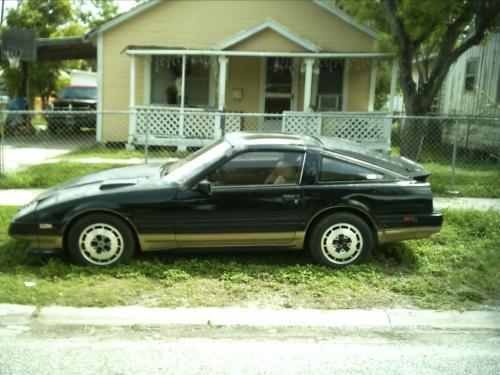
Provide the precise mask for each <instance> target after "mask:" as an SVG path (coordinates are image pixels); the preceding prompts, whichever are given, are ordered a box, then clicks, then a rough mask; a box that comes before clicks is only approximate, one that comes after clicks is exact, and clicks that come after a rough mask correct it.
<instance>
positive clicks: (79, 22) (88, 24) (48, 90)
mask: <svg viewBox="0 0 500 375" xmlns="http://www.w3.org/2000/svg"><path fill="white" fill-rule="evenodd" d="M117 12H118V6H117V5H116V3H115V2H114V0H90V1H88V0H74V1H71V0H43V1H40V0H19V5H18V7H17V8H12V9H10V10H9V12H8V13H7V16H6V27H8V28H21V29H22V28H29V29H35V30H36V32H37V36H38V37H39V38H49V37H66V36H83V35H84V34H85V33H86V32H87V31H88V30H89V29H91V28H93V27H96V26H98V25H99V24H101V23H102V22H105V21H107V20H109V19H110V18H112V17H114V16H115V15H116V14H117ZM93 65H94V64H92V63H89V62H86V61H79V60H74V61H34V62H30V63H29V64H28V72H29V73H28V81H29V92H28V95H29V96H30V98H31V99H33V97H34V96H40V97H41V98H42V103H43V104H44V106H45V105H47V103H48V98H49V96H50V95H51V94H52V93H53V92H54V91H56V92H57V91H58V90H59V89H60V87H59V86H60V83H61V80H60V79H59V76H60V71H61V69H69V68H87V67H89V66H93ZM2 69H3V76H4V83H5V86H6V88H7V90H8V92H9V95H10V96H16V95H19V88H20V80H21V78H20V69H10V67H9V65H8V63H6V62H4V63H2ZM31 101H32V100H31Z"/></svg>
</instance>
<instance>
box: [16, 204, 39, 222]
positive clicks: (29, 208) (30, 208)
mask: <svg viewBox="0 0 500 375" xmlns="http://www.w3.org/2000/svg"><path fill="white" fill-rule="evenodd" d="M37 206H38V201H33V202H31V203H28V204H27V205H26V206H24V207H23V208H21V209H20V210H19V211H17V214H16V216H14V220H16V219H18V218H20V217H21V216H25V215H27V214H29V213H31V212H33V211H35V210H36V207H37Z"/></svg>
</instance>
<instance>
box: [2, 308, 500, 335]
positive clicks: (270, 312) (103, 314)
mask: <svg viewBox="0 0 500 375" xmlns="http://www.w3.org/2000/svg"><path fill="white" fill-rule="evenodd" d="M31 323H37V324H44V325H51V326H54V325H58V326H65V325H70V326H76V325H85V326H87V325H92V326H131V325H133V326H137V325H138V326H141V325H142V326H157V325H160V326H207V325H208V326H218V327H220V326H228V327H229V326H231V327H234V326H247V327H327V328H331V327H351V328H354V327H356V328H377V327H378V328H385V329H391V328H401V327H413V328H418V327H427V328H435V329H471V330H477V329H489V330H500V311H466V312H459V311H433V310H408V309H374V310H313V309H293V310H292V309H283V310H275V309H257V308H237V307H231V308H148V307H141V306H123V307H107V308H75V307H59V306H51V307H43V308H39V307H36V306H25V305H10V304H0V327H2V326H3V327H6V326H9V325H17V326H21V325H29V324H31Z"/></svg>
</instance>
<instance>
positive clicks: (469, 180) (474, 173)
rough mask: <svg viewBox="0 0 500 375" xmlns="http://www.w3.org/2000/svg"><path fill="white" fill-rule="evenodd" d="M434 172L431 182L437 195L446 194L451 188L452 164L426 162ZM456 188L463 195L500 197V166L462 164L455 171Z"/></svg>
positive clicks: (426, 165)
mask: <svg viewBox="0 0 500 375" xmlns="http://www.w3.org/2000/svg"><path fill="white" fill-rule="evenodd" d="M424 166H425V167H426V168H427V169H428V170H429V171H430V172H431V173H432V174H431V176H430V177H429V182H430V183H431V186H432V191H433V193H434V194H435V195H438V196H439V195H440V196H445V195H448V194H447V192H448V191H450V190H451V166H450V165H446V164H440V163H435V162H434V163H425V164H424ZM455 189H456V190H458V191H459V193H460V194H459V196H461V197H478V198H500V167H484V166H475V167H474V166H461V165H460V164H459V165H458V167H457V169H456V172H455Z"/></svg>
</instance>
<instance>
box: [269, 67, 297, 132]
mask: <svg viewBox="0 0 500 375" xmlns="http://www.w3.org/2000/svg"><path fill="white" fill-rule="evenodd" d="M294 69H296V66H295V64H294V63H293V59H290V58H274V57H270V58H267V59H266V64H265V84H264V92H263V95H264V112H265V113H269V114H272V113H276V114H282V113H283V112H284V111H290V110H295V109H296V103H295V99H296V98H295V96H296V95H295V91H296V90H295V89H294V83H295V82H294V77H295V76H296V74H295V72H294ZM263 131H281V118H280V117H273V116H267V117H266V120H265V123H264V129H263Z"/></svg>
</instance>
